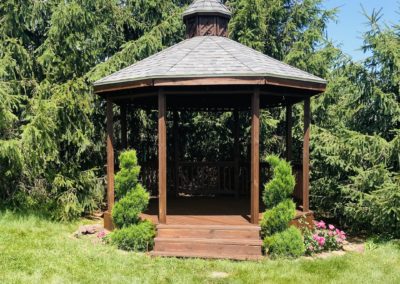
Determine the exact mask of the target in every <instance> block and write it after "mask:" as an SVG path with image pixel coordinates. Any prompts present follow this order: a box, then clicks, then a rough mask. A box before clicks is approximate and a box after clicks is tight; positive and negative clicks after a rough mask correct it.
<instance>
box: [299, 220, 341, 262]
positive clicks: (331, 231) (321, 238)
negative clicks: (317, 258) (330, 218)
mask: <svg viewBox="0 0 400 284" xmlns="http://www.w3.org/2000/svg"><path fill="white" fill-rule="evenodd" d="M314 225H315V227H314V229H313V230H311V229H306V231H305V232H304V244H305V246H306V254H308V255H311V254H313V253H318V252H322V251H331V250H338V249H342V248H343V243H344V241H345V240H346V233H345V232H343V231H341V230H339V229H338V228H335V226H333V225H330V224H329V225H328V226H327V225H326V224H325V222H324V221H319V222H314Z"/></svg>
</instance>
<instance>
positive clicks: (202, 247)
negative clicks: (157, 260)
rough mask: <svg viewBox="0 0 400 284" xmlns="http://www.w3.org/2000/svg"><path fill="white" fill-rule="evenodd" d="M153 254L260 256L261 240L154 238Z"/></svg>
mask: <svg viewBox="0 0 400 284" xmlns="http://www.w3.org/2000/svg"><path fill="white" fill-rule="evenodd" d="M154 241H155V246H154V251H155V252H192V253H201V254H207V253H210V254H221V255H261V246H262V241H261V240H259V239H258V240H257V239H255V240H252V239H208V238H160V237H157V238H155V240H154Z"/></svg>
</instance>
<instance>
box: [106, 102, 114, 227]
mask: <svg viewBox="0 0 400 284" xmlns="http://www.w3.org/2000/svg"><path fill="white" fill-rule="evenodd" d="M113 120H114V114H113V102H112V101H111V100H110V99H108V100H107V212H105V213H104V227H105V228H106V229H107V230H110V231H111V230H113V229H114V225H113V223H112V218H111V213H112V209H113V207H114V127H113V123H114V122H113Z"/></svg>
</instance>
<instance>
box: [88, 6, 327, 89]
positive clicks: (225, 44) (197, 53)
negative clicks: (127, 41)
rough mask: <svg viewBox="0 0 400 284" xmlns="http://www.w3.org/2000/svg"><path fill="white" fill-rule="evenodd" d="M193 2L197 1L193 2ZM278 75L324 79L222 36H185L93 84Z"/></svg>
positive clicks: (306, 79)
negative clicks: (189, 37) (176, 42)
mask: <svg viewBox="0 0 400 284" xmlns="http://www.w3.org/2000/svg"><path fill="white" fill-rule="evenodd" d="M195 3H196V2H195ZM232 76H235V77H239V76H250V77H251V76H254V77H264V76H270V77H277V78H286V79H294V80H299V81H306V82H316V83H326V81H325V80H324V79H321V78H319V77H317V76H314V75H312V74H310V73H307V72H305V71H302V70H300V69H298V68H295V67H292V66H290V65H288V64H285V63H283V62H280V61H278V60H276V59H273V58H272V57H269V56H267V55H265V54H263V53H261V52H258V51H256V50H253V49H251V48H249V47H247V46H244V45H242V44H240V43H238V42H236V41H233V40H230V39H228V38H225V37H217V36H198V37H193V38H191V39H187V40H184V41H182V42H180V43H178V44H176V45H174V46H172V47H170V48H167V49H165V50H163V51H161V52H159V53H156V54H154V55H152V56H150V57H148V58H146V59H144V60H142V61H139V62H137V63H135V64H133V65H131V66H129V67H127V68H124V69H122V70H120V71H117V72H115V73H114V74H111V75H109V76H107V77H105V78H102V79H100V80H99V81H97V82H95V83H94V85H95V86H100V85H109V84H115V83H124V82H134V81H140V80H145V79H159V78H204V77H211V78H212V77H232Z"/></svg>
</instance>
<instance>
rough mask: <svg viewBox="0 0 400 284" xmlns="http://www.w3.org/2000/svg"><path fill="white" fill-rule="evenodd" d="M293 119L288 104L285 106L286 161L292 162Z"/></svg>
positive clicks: (290, 107)
mask: <svg viewBox="0 0 400 284" xmlns="http://www.w3.org/2000/svg"><path fill="white" fill-rule="evenodd" d="M292 128H293V118H292V105H291V104H288V105H287V106H286V160H287V161H289V162H290V161H292V160H293V148H292V144H293V137H292V133H293V129H292Z"/></svg>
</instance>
